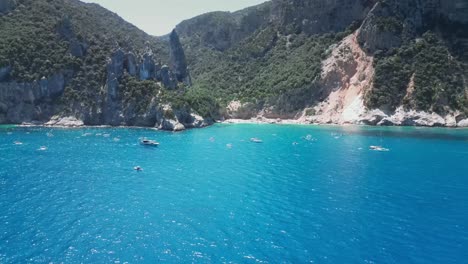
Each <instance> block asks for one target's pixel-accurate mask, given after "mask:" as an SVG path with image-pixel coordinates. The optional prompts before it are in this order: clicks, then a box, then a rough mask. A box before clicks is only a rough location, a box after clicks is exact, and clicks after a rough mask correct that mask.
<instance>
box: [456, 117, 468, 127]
mask: <svg viewBox="0 0 468 264" xmlns="http://www.w3.org/2000/svg"><path fill="white" fill-rule="evenodd" d="M457 126H458V127H468V118H467V119H463V120H461V121H460V122H458V124H457Z"/></svg>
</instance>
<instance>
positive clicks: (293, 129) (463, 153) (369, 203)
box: [0, 125, 468, 264]
mask: <svg viewBox="0 0 468 264" xmlns="http://www.w3.org/2000/svg"><path fill="white" fill-rule="evenodd" d="M308 135H310V136H309V137H307V136H308ZM141 137H148V138H151V139H156V140H158V141H159V142H160V143H161V145H160V146H159V147H158V148H151V147H144V146H140V145H139V144H138V138H141ZM252 137H258V138H260V139H262V140H263V143H252V142H250V140H249V139H250V138H252ZM307 139H310V140H307ZM15 141H21V142H22V143H23V144H22V145H15V144H14V142H15ZM294 142H296V144H294ZM370 145H381V146H383V147H384V148H388V149H389V151H387V152H379V151H372V150H369V146H370ZM41 146H45V147H47V150H39V148H40V147H41ZM135 166H141V167H142V168H143V171H142V172H137V171H135V170H134V169H133V168H134V167H135ZM62 262H63V263H159V262H166V263H222V262H226V263H444V264H447V263H468V130H455V129H428V128H370V127H319V126H279V125H215V126H212V127H210V128H205V129H197V130H190V131H185V132H182V133H168V132H159V131H154V130H148V129H123V128H119V129H110V128H85V129H68V130H67V129H47V128H11V127H10V128H7V127H3V128H0V263H2V264H4V263H62Z"/></svg>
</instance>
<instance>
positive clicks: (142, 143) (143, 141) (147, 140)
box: [140, 138, 159, 147]
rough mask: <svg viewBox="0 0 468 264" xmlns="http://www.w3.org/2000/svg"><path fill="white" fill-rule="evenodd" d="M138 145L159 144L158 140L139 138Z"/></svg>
mask: <svg viewBox="0 0 468 264" xmlns="http://www.w3.org/2000/svg"><path fill="white" fill-rule="evenodd" d="M140 145H143V146H151V147H157V146H159V142H156V141H154V140H151V139H146V138H143V139H141V140H140Z"/></svg>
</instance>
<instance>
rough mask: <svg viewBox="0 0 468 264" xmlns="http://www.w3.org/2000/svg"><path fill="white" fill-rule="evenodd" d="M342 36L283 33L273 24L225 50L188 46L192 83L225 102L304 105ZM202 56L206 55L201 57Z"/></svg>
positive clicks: (286, 108) (293, 107)
mask: <svg viewBox="0 0 468 264" xmlns="http://www.w3.org/2000/svg"><path fill="white" fill-rule="evenodd" d="M340 36H341V35H340ZM340 36H338V37H337V36H335V35H332V34H326V35H317V36H306V35H305V34H297V35H289V36H281V35H279V34H278V30H277V29H276V28H274V27H269V28H265V29H261V30H259V31H258V32H257V33H256V34H254V35H253V36H251V37H250V38H247V39H246V40H244V41H243V42H241V43H239V44H238V45H236V46H234V47H233V48H231V49H229V50H228V51H226V52H225V53H221V52H218V51H214V50H209V49H204V48H201V49H200V50H198V51H195V52H193V51H192V52H193V53H192V52H187V54H188V55H189V57H188V59H189V64H190V65H191V67H192V74H193V76H194V78H195V81H194V83H195V87H194V89H195V90H198V91H202V92H204V93H206V94H210V95H211V96H214V97H215V98H216V100H217V101H218V102H220V104H222V105H225V104H227V103H228V102H229V101H231V100H240V101H242V102H253V103H255V104H258V105H262V104H265V103H268V104H271V105H275V106H277V108H278V109H277V110H278V111H284V112H291V111H295V110H298V109H301V108H303V107H304V106H306V105H307V104H309V103H310V102H312V100H313V97H314V96H315V86H314V85H315V82H316V80H318V77H319V76H320V73H321V62H322V60H323V59H324V58H325V57H326V55H327V49H328V48H329V46H330V45H331V44H333V43H336V42H337V41H338V39H337V38H339V37H340ZM200 56H203V58H204V60H203V61H200V60H198V58H199V57H200Z"/></svg>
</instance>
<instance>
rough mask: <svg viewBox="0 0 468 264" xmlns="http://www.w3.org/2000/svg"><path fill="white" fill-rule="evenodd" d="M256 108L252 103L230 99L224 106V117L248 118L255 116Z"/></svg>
mask: <svg viewBox="0 0 468 264" xmlns="http://www.w3.org/2000/svg"><path fill="white" fill-rule="evenodd" d="M258 112H259V111H258V109H257V107H256V105H255V104H253V103H241V102H240V101H232V102H230V103H229V105H228V106H227V107H226V117H227V118H232V119H250V118H252V117H255V116H257V114H258Z"/></svg>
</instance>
